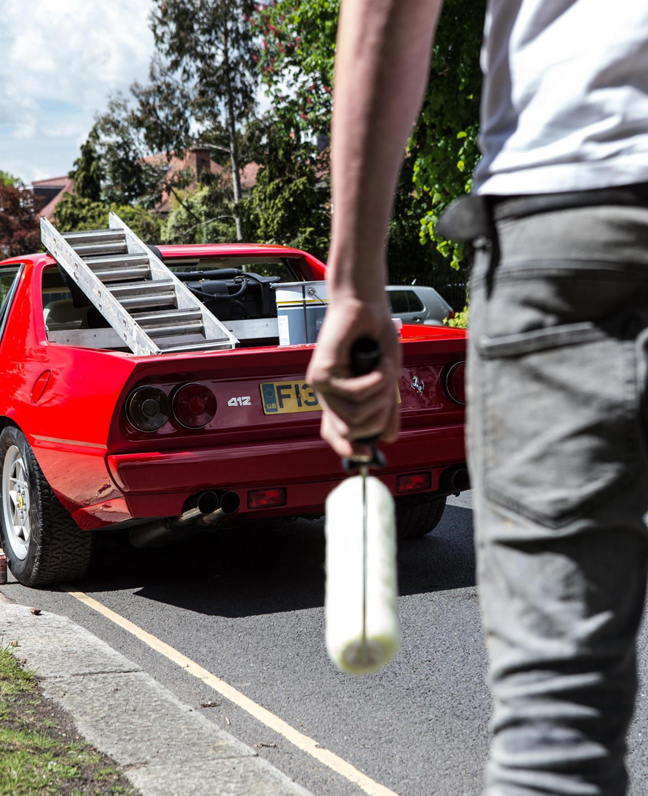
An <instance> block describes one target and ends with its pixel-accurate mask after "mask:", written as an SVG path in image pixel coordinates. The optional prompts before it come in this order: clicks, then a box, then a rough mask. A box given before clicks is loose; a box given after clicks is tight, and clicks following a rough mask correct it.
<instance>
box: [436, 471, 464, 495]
mask: <svg viewBox="0 0 648 796" xmlns="http://www.w3.org/2000/svg"><path fill="white" fill-rule="evenodd" d="M439 486H440V490H439V491H441V492H442V493H445V494H450V495H458V494H459V493H460V492H465V490H466V489H470V475H469V474H468V470H467V469H466V468H465V467H463V466H459V467H451V468H450V469H449V470H446V471H445V473H443V475H442V476H441V483H440V484H439Z"/></svg>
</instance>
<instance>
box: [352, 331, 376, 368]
mask: <svg viewBox="0 0 648 796" xmlns="http://www.w3.org/2000/svg"><path fill="white" fill-rule="evenodd" d="M349 356H350V360H349V367H350V369H351V374H352V375H353V376H366V375H367V373H371V372H372V371H373V370H375V369H376V368H377V367H378V365H379V364H380V346H379V345H378V342H377V341H376V340H374V339H373V337H359V338H358V339H357V340H356V341H355V343H353V345H352V346H351V352H350V355H349Z"/></svg>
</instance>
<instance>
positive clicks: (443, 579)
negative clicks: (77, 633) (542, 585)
mask: <svg viewBox="0 0 648 796" xmlns="http://www.w3.org/2000/svg"><path fill="white" fill-rule="evenodd" d="M398 562H399V586H400V593H401V594H405V595H407V594H421V593H427V592H433V591H439V590H447V589H458V588H464V587H467V586H473V585H474V583H475V574H474V570H475V564H474V547H473V539H472V511H471V510H470V509H467V508H463V507H459V506H448V507H447V509H446V511H445V514H444V517H443V520H442V521H441V523H440V525H439V527H438V528H437V530H436V531H435V532H434V533H433V534H431V535H430V536H426V537H423V538H422V539H416V540H411V541H407V542H404V543H402V544H401V546H400V549H399V555H398ZM80 588H82V589H83V590H84V591H86V592H96V593H98V592H108V591H120V590H134V593H135V594H136V595H138V596H140V597H143V598H146V599H148V600H154V601H157V602H162V603H166V604H169V605H176V606H178V607H181V608H185V609H187V610H190V611H195V612H198V613H204V614H209V615H217V616H225V617H231V618H237V617H243V616H254V615H261V614H269V613H281V612H285V611H296V610H301V609H306V608H316V607H321V606H323V604H324V522H323V521H322V520H318V521H307V520H295V521H281V522H280V521H276V522H275V523H271V522H268V521H266V522H265V523H264V524H263V526H261V525H260V524H259V525H255V526H250V527H245V528H239V529H235V530H234V529H232V530H230V531H226V529H225V528H223V529H222V530H220V531H217V532H215V533H212V534H209V535H207V534H202V535H199V536H194V537H191V538H189V539H186V540H184V541H183V542H182V544H178V545H176V546H174V547H170V548H164V549H160V550H153V549H149V550H137V549H135V548H132V547H131V546H130V545H129V544H128V542H127V541H126V539H125V538H122V539H121V540H120V541H118V542H116V541H115V540H114V539H113V540H109V539H108V538H106V539H105V540H103V543H101V544H100V550H99V554H98V555H97V556H96V561H95V563H94V564H93V567H92V569H91V571H90V573H89V574H88V576H87V578H86V579H85V580H84V582H83V583H82V584H80Z"/></svg>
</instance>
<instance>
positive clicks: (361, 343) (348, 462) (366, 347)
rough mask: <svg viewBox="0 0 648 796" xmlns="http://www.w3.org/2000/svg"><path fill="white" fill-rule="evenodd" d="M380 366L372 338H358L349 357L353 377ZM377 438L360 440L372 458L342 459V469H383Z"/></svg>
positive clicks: (376, 344) (382, 458)
mask: <svg viewBox="0 0 648 796" xmlns="http://www.w3.org/2000/svg"><path fill="white" fill-rule="evenodd" d="M379 364H380V346H379V345H378V342H377V341H376V340H374V339H373V337H359V338H358V339H357V340H356V341H355V342H354V343H353V345H352V346H351V351H350V355H349V369H350V370H351V374H352V375H353V376H366V375H367V373H371V372H372V371H374V370H375V369H376V368H377V367H378V365H379ZM378 439H379V437H378V436H375V437H369V438H368V439H361V440H358V442H361V443H362V444H363V445H368V446H369V447H370V448H371V449H372V457H371V459H370V460H369V461H367V460H366V459H364V458H362V459H347V458H344V459H342V467H343V468H344V469H345V470H346V472H352V471H353V470H356V469H357V468H358V467H360V466H361V465H363V464H367V465H369V466H370V467H384V466H385V457H384V456H383V455H382V453H381V452H380V451H379V450H378V448H377V447H376V446H377V445H378Z"/></svg>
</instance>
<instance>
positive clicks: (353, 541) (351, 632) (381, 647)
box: [325, 476, 400, 674]
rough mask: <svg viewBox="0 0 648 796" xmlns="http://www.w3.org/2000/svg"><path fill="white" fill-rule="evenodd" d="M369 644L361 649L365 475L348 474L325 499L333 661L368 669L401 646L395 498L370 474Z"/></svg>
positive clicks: (342, 666) (327, 605)
mask: <svg viewBox="0 0 648 796" xmlns="http://www.w3.org/2000/svg"><path fill="white" fill-rule="evenodd" d="M366 497H367V552H366V555H367V567H366V589H367V594H366V642H367V643H366V650H365V653H364V654H363V650H362V605H363V594H362V584H363V544H362V502H363V501H362V477H361V476H355V477H353V478H347V479H346V480H345V481H343V482H342V483H341V484H340V485H339V486H338V487H336V488H335V489H334V490H333V492H331V494H330V495H329V497H328V499H327V501H326V603H325V608H326V647H327V651H328V654H329V656H330V658H331V660H332V661H333V663H334V664H335V665H336V666H337V667H338V668H339V669H341V670H342V671H345V672H349V673H352V674H370V673H371V672H375V671H377V670H378V669H379V668H381V667H382V666H384V665H385V664H387V663H389V661H390V660H391V659H392V658H393V657H394V655H395V654H396V652H397V651H398V646H399V640H400V636H399V629H398V585H397V573H396V528H395V521H394V501H393V498H392V496H391V495H390V493H389V490H388V489H387V488H386V487H385V486H384V484H382V483H381V482H380V481H379V480H378V479H377V478H374V477H373V476H369V477H367V482H366Z"/></svg>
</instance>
